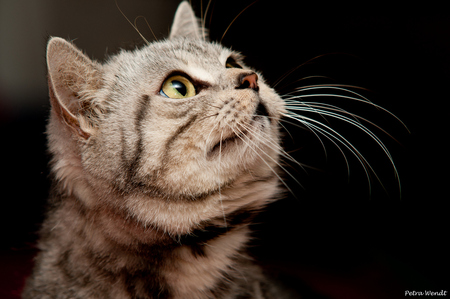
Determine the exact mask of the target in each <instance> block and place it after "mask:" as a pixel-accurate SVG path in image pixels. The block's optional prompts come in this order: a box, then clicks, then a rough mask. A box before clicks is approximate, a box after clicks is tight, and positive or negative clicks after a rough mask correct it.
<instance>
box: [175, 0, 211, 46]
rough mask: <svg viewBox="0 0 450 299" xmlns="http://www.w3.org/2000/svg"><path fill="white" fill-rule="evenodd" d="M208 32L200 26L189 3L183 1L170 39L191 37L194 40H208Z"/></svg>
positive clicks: (178, 9) (177, 12)
mask: <svg viewBox="0 0 450 299" xmlns="http://www.w3.org/2000/svg"><path fill="white" fill-rule="evenodd" d="M206 35H207V31H206V29H205V28H203V27H202V26H201V25H200V21H199V20H198V19H197V18H196V17H195V13H194V11H193V10H192V7H191V5H190V4H189V3H188V1H183V2H181V3H180V5H179V6H178V8H177V11H176V13H175V18H174V20H173V24H172V29H171V30H170V38H174V37H189V38H193V39H203V40H207V36H206Z"/></svg>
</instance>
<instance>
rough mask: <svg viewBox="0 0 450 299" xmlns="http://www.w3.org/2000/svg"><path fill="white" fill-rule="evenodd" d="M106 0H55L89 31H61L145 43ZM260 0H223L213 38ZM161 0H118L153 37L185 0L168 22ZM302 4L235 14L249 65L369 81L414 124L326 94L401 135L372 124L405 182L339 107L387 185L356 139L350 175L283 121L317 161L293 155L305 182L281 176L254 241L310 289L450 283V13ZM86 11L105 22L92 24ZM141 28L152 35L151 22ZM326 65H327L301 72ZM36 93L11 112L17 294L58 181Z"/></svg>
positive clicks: (277, 73) (335, 291)
mask: <svg viewBox="0 0 450 299" xmlns="http://www.w3.org/2000/svg"><path fill="white" fill-rule="evenodd" d="M43 2H45V3H47V4H48V2H49V1H43ZM99 2H101V3H102V6H101V7H97V8H96V6H94V7H91V8H90V10H89V12H88V13H87V12H86V13H83V12H81V13H79V15H76V16H75V17H74V14H75V13H74V11H75V10H72V9H69V8H67V7H70V5H72V6H77V7H78V8H80V7H82V8H83V7H87V6H89V3H91V2H89V3H88V1H80V2H77V4H74V3H75V2H73V3H72V2H67V3H63V4H55V5H56V8H55V7H53V10H54V11H56V12H58V18H59V19H60V21H59V22H61V24H65V16H67V18H71V17H72V18H74V20H78V21H79V24H77V23H76V22H75V23H74V21H73V20H72V19H70V21H71V26H72V27H74V28H78V29H77V30H78V31H70V30H68V32H67V33H65V32H63V31H64V30H63V29H64V28H65V27H64V26H62V27H61V28H59V31H57V30H56V31H57V33H58V34H59V35H60V36H61V37H64V38H75V37H77V38H79V39H78V40H76V41H75V43H76V44H77V45H78V46H79V47H80V48H82V49H83V50H85V51H86V53H87V54H88V55H89V56H91V57H94V58H96V59H99V60H101V59H103V56H104V53H105V49H106V48H108V53H114V51H116V50H117V49H118V48H119V47H125V48H130V45H131V44H132V43H133V42H137V43H138V44H142V41H141V40H140V38H139V36H138V35H137V33H136V32H135V31H134V29H133V28H131V26H130V25H129V24H127V22H126V21H125V20H124V18H123V16H121V15H120V13H118V12H117V8H116V6H115V4H114V2H113V1H99ZM204 2H205V3H203V9H202V8H201V3H200V1H193V5H194V8H195V10H196V12H197V15H200V14H201V13H202V12H204V10H205V8H206V5H207V3H206V2H207V1H204ZM252 2H253V1H242V0H241V1H237V0H232V1H218V0H216V1H214V0H213V1H212V3H211V5H210V8H209V15H208V16H207V18H206V24H207V27H209V28H210V36H211V39H212V40H216V41H219V40H220V39H221V38H222V34H223V32H224V31H225V30H226V28H227V26H228V25H229V24H230V22H231V21H232V20H233V19H234V18H235V16H237V15H238V14H239V13H241V12H242V10H243V9H245V8H246V7H247V6H248V5H249V4H251V3H252ZM154 3H155V2H152V1H130V2H127V3H125V2H124V3H121V2H120V1H119V4H120V6H121V8H122V10H123V11H124V13H126V14H127V16H128V17H129V18H130V19H134V18H135V17H137V16H138V15H143V16H145V17H147V18H149V21H150V24H151V25H152V28H153V29H154V31H155V34H156V36H157V37H158V38H162V37H163V36H165V35H166V34H167V31H168V28H169V26H170V23H171V20H172V15H173V12H174V10H175V8H176V5H177V3H178V1H166V2H164V3H163V5H162V6H161V9H162V11H161V17H162V18H163V20H162V21H158V23H157V24H155V23H154V22H153V23H152V20H153V19H150V17H149V16H147V15H146V11H152V13H153V14H154V13H155V12H154V10H155V9H160V8H159V7H158V8H156V6H155V4H154ZM292 3H293V2H292V1H282V0H280V1H265V0H260V1H257V2H256V3H254V4H253V5H251V6H250V7H249V8H248V9H246V10H245V11H244V12H242V14H241V15H240V16H239V17H238V18H237V19H236V20H235V22H234V23H233V24H232V25H231V27H230V28H229V30H228V32H227V33H226V35H225V36H224V38H223V40H222V42H223V44H225V45H226V46H231V47H232V48H233V49H235V50H238V51H241V52H242V53H243V54H244V55H245V56H246V57H247V59H246V62H247V64H249V65H251V66H253V67H254V68H256V69H258V70H259V71H261V72H262V73H263V74H264V76H265V78H266V80H267V81H268V82H269V83H275V82H277V80H278V79H279V78H281V77H282V76H283V75H284V74H286V73H288V72H290V70H292V69H294V68H297V67H298V69H296V70H295V71H294V72H292V73H290V74H289V76H287V77H286V79H284V80H283V81H281V82H280V83H279V84H278V85H277V86H276V90H277V91H278V92H279V93H280V94H286V93H288V92H291V91H293V89H294V88H296V87H300V86H305V85H309V84H320V83H336V84H348V85H354V86H359V87H363V88H365V89H354V90H356V91H358V92H359V93H361V94H362V95H364V96H366V97H368V98H369V99H370V100H371V101H373V102H374V103H376V104H377V105H380V106H382V107H384V108H386V109H388V110H389V111H391V112H392V113H394V114H395V115H396V116H398V117H399V118H400V119H401V120H402V121H403V122H404V123H405V124H406V126H407V127H408V129H409V131H408V130H406V129H405V128H404V127H403V126H402V124H401V123H400V122H398V121H397V120H396V119H395V118H393V117H392V116H390V115H389V114H388V113H385V112H383V111H381V110H377V109H374V108H373V107H371V106H370V105H361V104H358V103H351V102H350V101H345V100H342V99H329V98H322V99H315V100H323V101H327V102H328V103H332V104H336V105H341V106H343V107H345V108H346V109H348V110H351V111H352V112H355V113H357V114H361V115H363V116H364V117H366V118H368V119H370V120H371V121H373V122H374V123H376V124H379V125H380V126H382V127H383V128H384V129H385V130H386V131H388V132H389V133H390V134H391V135H392V136H393V137H394V138H395V140H394V139H392V138H390V137H389V136H387V135H385V134H384V133H383V132H381V131H379V130H377V129H376V128H375V129H374V132H376V133H377V135H379V136H380V138H381V139H382V140H383V142H385V144H386V146H387V147H388V148H389V150H390V151H391V154H392V156H393V159H394V162H395V164H396V167H397V169H398V172H399V175H400V180H401V186H402V192H401V195H400V192H399V190H398V184H397V181H396V178H395V177H394V172H393V169H392V165H391V164H390V163H389V161H388V159H387V158H386V156H385V155H384V154H383V152H382V151H381V150H380V149H379V148H377V145H376V144H375V143H374V142H373V141H371V140H370V138H368V137H364V136H363V135H362V134H360V133H359V132H358V131H357V130H355V129H352V128H350V127H349V126H345V125H341V124H339V123H336V122H333V121H331V120H330V124H331V125H333V127H336V128H337V129H338V130H339V132H341V133H342V134H343V135H345V136H346V137H347V138H348V139H349V140H350V141H352V142H353V143H354V144H355V145H357V146H358V148H360V149H361V151H362V152H363V154H364V155H366V157H367V158H368V160H369V162H370V163H371V164H372V165H373V166H374V168H375V170H376V171H377V174H378V176H379V177H380V180H381V181H382V183H383V185H384V186H385V189H386V190H383V188H382V187H381V185H380V184H379V183H378V182H377V180H376V179H375V178H374V177H373V176H372V177H371V182H372V190H371V192H369V186H368V184H367V178H366V177H365V174H364V171H363V170H362V168H361V166H360V165H359V164H358V161H357V160H356V159H354V158H352V157H351V155H350V154H349V153H348V152H347V153H346V154H347V156H348V158H349V164H350V176H348V175H347V169H346V164H345V162H344V159H343V158H342V155H341V154H340V152H339V150H337V149H336V148H335V147H334V146H333V145H332V144H331V143H330V142H326V141H325V144H326V147H327V157H325V154H324V151H323V149H322V147H321V144H320V142H318V141H317V138H316V137H315V136H314V135H313V134H311V133H308V132H307V131H304V130H301V129H298V128H296V127H294V126H292V125H289V124H286V127H287V130H288V131H289V134H290V135H289V134H286V136H285V139H284V145H285V147H286V149H287V150H288V151H289V152H290V153H291V154H292V155H293V156H294V157H295V158H296V159H297V160H298V161H299V162H301V163H304V164H307V165H309V166H311V167H313V168H306V170H302V169H301V168H300V167H296V166H295V165H293V163H290V162H288V161H285V163H284V165H286V168H287V169H288V171H289V172H290V173H291V174H292V175H293V176H294V177H296V179H297V180H298V182H299V183H300V184H301V185H302V186H300V185H299V184H298V183H297V182H295V181H294V180H293V179H291V178H290V177H289V176H288V175H284V177H285V179H286V183H287V185H288V186H289V187H290V188H291V189H292V193H294V194H295V196H293V195H292V194H290V193H289V192H286V197H285V198H284V199H282V200H280V201H279V202H277V203H275V204H273V205H271V206H270V207H269V208H268V209H267V211H266V212H265V213H264V214H263V215H262V216H261V217H259V218H258V223H260V224H258V225H256V226H255V229H256V231H257V232H256V235H255V236H256V239H255V241H254V243H255V244H258V246H256V245H255V247H254V248H253V249H252V250H253V252H254V254H255V255H256V256H257V257H258V258H259V259H261V260H263V261H265V262H266V263H267V264H268V265H269V266H270V267H271V269H273V270H274V271H279V272H281V273H282V276H283V277H285V278H286V277H289V279H288V281H290V282H291V283H292V284H293V285H294V286H295V287H296V288H298V289H300V290H301V292H302V293H303V295H304V296H305V298H403V297H404V296H405V291H406V290H409V291H425V290H431V291H441V290H447V291H450V288H449V282H450V274H449V272H450V271H449V266H450V263H449V252H450V250H449V249H450V245H449V242H448V236H449V233H448V230H449V227H450V226H449V222H450V221H449V219H450V217H449V216H448V212H449V211H448V204H447V202H448V200H449V196H448V193H447V185H448V182H447V180H448V178H449V175H448V171H449V166H450V165H449V158H448V149H447V141H446V139H447V138H446V137H447V136H448V132H447V129H448V127H449V124H448V121H449V114H450V113H449V111H448V110H447V107H448V104H447V101H448V100H449V98H448V95H447V86H448V83H447V82H449V80H450V60H449V58H450V18H449V17H448V14H447V13H446V8H445V7H444V6H442V7H436V6H433V7H431V5H430V6H425V7H423V6H419V5H417V6H414V5H411V4H408V7H400V6H393V7H386V6H382V5H376V4H367V3H366V4H359V5H356V4H353V5H347V4H345V3H344V4H342V3H339V4H336V3H335V4H329V3H323V2H315V3H313V4H311V3H303V2H302V3H301V4H295V5H293V4H292ZM55 5H54V6H55ZM105 7H107V8H108V9H107V10H106V9H105ZM96 9H97V10H96ZM147 9H148V10H147ZM84 17H86V19H83V18H84ZM103 18H104V20H105V21H102V20H103ZM108 18H109V19H108ZM89 20H96V21H97V22H98V23H96V24H101V25H98V26H94V27H93V26H92V23H90V21H89ZM106 20H110V21H111V20H113V21H111V22H112V23H114V24H115V25H116V26H118V27H120V28H121V30H122V31H123V32H125V33H123V34H122V35H121V34H119V33H117V34H115V33H116V31H115V30H116V29H114V28H115V27H111V26H112V25H111V24H112V23H111V24H108V23H107V21H106ZM66 21H67V22H69V19H67V20H66ZM72 27H70V28H72ZM93 28H95V30H94V29H93ZM140 28H142V32H143V34H144V35H145V36H146V37H147V38H148V39H153V38H152V36H151V33H150V32H149V30H147V29H146V27H145V23H142V24H141V25H140ZM155 28H156V29H155ZM52 30H53V29H48V30H47V31H46V32H42V49H39V51H43V50H44V49H45V40H46V38H47V36H48V35H56V34H55V33H54V32H52ZM74 35H77V36H74ZM124 35H125V36H126V37H125V38H124V37H123V36H124ZM93 36H94V38H93ZM95 36H98V37H99V38H97V39H96V38H95ZM318 56H319V57H318ZM316 57H318V58H316ZM306 62H307V63H306ZM44 64H45V60H44V55H42V65H44ZM0 67H1V66H0ZM319 75H320V76H323V77H321V78H319V79H307V80H300V81H298V80H299V79H302V78H305V77H309V76H319ZM42 76H45V71H42ZM26 84H27V83H26V82H24V86H26ZM35 97H36V101H38V103H42V104H38V105H37V107H38V108H36V109H33V110H32V111H30V110H29V109H26V108H23V109H19V110H18V111H10V110H5V109H4V110H3V111H2V113H1V114H0V116H1V117H0V120H1V131H0V132H1V140H2V141H1V142H2V145H1V155H0V157H1V159H2V179H1V190H2V195H1V198H2V204H1V206H2V208H1V209H0V210H1V216H0V217H1V226H0V229H1V236H2V244H1V250H2V251H1V253H2V255H1V259H2V264H3V265H5V266H2V268H3V269H2V270H1V273H0V276H1V277H0V278H1V279H0V280H1V281H2V284H3V285H2V286H1V287H2V290H0V291H1V293H0V294H1V296H2V298H3V297H5V298H8V296H12V295H11V294H14V292H16V291H17V289H19V288H20V286H21V283H22V281H23V277H25V276H26V275H27V273H28V272H29V269H30V266H31V262H30V257H31V256H32V255H33V253H34V251H33V244H34V242H35V240H36V235H35V231H36V230H37V229H38V227H39V226H38V224H39V222H40V221H42V215H43V211H44V205H45V200H46V196H47V190H48V186H49V183H48V180H47V175H48V168H47V166H46V165H47V162H48V159H49V157H48V155H47V154H46V152H45V148H46V145H45V135H44V133H43V132H44V131H45V122H46V118H47V114H48V109H49V106H48V104H47V103H46V95H45V94H37V95H36V96H35ZM4 106H6V105H4ZM322 120H323V119H322Z"/></svg>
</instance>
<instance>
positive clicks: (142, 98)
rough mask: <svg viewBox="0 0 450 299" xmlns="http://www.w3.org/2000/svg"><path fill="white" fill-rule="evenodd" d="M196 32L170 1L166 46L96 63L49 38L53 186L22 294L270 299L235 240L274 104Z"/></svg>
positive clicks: (232, 59) (273, 157) (262, 177)
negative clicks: (172, 16)
mask: <svg viewBox="0 0 450 299" xmlns="http://www.w3.org/2000/svg"><path fill="white" fill-rule="evenodd" d="M202 32H204V30H203V29H202V28H200V26H199V25H198V21H197V19H196V18H195V16H194V13H193V11H192V9H191V7H190V6H189V4H188V3H187V2H183V3H181V4H180V6H179V8H178V10H177V13H176V16H175V19H174V24H173V27H172V29H171V33H170V38H169V39H168V40H165V41H159V42H154V43H152V44H149V45H148V46H146V47H144V48H142V49H139V50H135V51H132V52H128V51H122V52H121V53H119V54H118V55H116V56H114V57H112V58H111V59H110V60H109V61H107V62H106V63H105V64H100V63H97V62H95V61H91V60H90V59H89V58H88V57H87V56H86V55H84V54H83V53H82V52H81V51H80V50H78V49H77V48H76V47H75V46H74V45H73V44H72V43H70V42H67V41H65V40H63V39H61V38H52V39H51V40H50V41H49V43H48V48H47V64H48V74H49V76H48V77H49V90H50V101H51V105H52V109H51V114H50V120H49V124H48V132H47V133H48V140H49V149H50V152H51V153H52V155H53V159H52V162H51V165H52V175H53V176H54V188H53V189H54V190H53V194H52V196H51V199H50V205H51V207H50V211H49V213H48V218H47V219H46V221H45V223H44V224H43V228H42V231H41V239H40V242H39V249H40V253H39V255H38V257H37V259H36V266H35V269H34V272H33V274H32V276H31V278H30V279H29V281H28V283H27V286H26V289H25V291H24V293H23V298H34V299H36V298H83V299H85V298H182V299H189V298H196V299H201V298H282V296H281V294H280V293H276V290H275V288H274V287H272V286H270V285H269V284H268V283H267V281H266V279H265V278H264V276H263V274H262V271H261V270H260V269H259V268H258V267H257V266H255V265H253V263H252V261H251V260H250V258H249V257H248V256H247V255H246V253H245V245H246V242H247V241H248V239H249V228H248V226H249V224H250V222H251V221H252V218H253V217H254V216H255V214H256V213H257V212H258V211H259V210H260V209H261V208H263V207H264V206H265V205H267V204H268V203H269V202H271V201H273V200H275V199H276V198H277V196H278V194H279V187H278V184H279V179H278V174H277V170H276V169H277V161H278V159H279V154H280V149H279V145H278V144H279V127H278V121H279V119H280V117H281V115H282V114H283V113H285V108H284V102H283V101H282V99H281V98H280V96H278V95H277V94H276V93H275V91H274V90H273V89H271V88H270V87H269V86H267V85H266V84H265V82H264V79H263V77H262V76H261V74H259V73H257V72H255V71H254V70H252V69H250V68H248V67H246V66H245V65H244V64H243V62H242V57H241V56H240V55H239V54H238V53H236V52H233V51H231V50H229V49H226V48H224V47H222V46H220V45H218V44H216V43H210V42H207V41H205V38H204V36H203V33H202Z"/></svg>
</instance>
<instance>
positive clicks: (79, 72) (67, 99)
mask: <svg viewBox="0 0 450 299" xmlns="http://www.w3.org/2000/svg"><path fill="white" fill-rule="evenodd" d="M47 67H48V85H49V94H50V102H51V105H52V113H55V114H56V116H57V117H58V118H59V119H60V120H61V122H62V123H63V124H65V125H67V126H69V127H70V129H72V130H73V132H74V133H76V134H77V135H78V136H80V137H82V138H84V139H87V138H89V136H90V135H91V131H92V126H91V125H90V124H89V121H88V119H89V117H88V116H87V115H86V112H87V111H89V110H90V109H89V106H90V103H89V100H88V99H89V95H90V94H92V93H93V92H94V91H95V90H97V89H99V88H100V87H101V85H102V80H101V77H102V76H101V74H102V66H101V65H100V64H99V63H97V62H94V61H92V60H90V59H89V58H88V57H87V56H86V55H85V54H83V52H81V51H80V50H78V49H77V48H76V47H75V46H74V45H73V44H72V43H70V42H68V41H66V40H64V39H62V38H58V37H53V38H51V39H50V41H49V42H48V45H47Z"/></svg>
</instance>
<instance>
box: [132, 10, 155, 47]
mask: <svg viewBox="0 0 450 299" xmlns="http://www.w3.org/2000/svg"><path fill="white" fill-rule="evenodd" d="M139 18H143V19H144V21H145V23H146V24H147V26H148V29H150V32H151V33H152V35H153V37H154V38H155V40H156V41H157V40H158V38H157V37H156V35H155V32H153V29H152V27H151V26H150V24H149V23H148V21H147V18H145V17H144V16H138V17H136V19H134V27H135V28H137V24H136V22H137V20H138V19H139ZM147 44H148V42H147Z"/></svg>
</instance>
